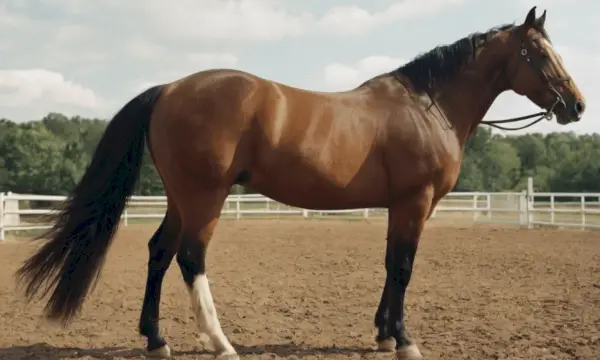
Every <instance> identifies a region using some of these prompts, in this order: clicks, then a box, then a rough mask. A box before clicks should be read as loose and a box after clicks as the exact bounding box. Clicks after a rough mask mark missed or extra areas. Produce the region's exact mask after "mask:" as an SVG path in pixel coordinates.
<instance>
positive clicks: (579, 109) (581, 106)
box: [575, 101, 585, 115]
mask: <svg viewBox="0 0 600 360" xmlns="http://www.w3.org/2000/svg"><path fill="white" fill-rule="evenodd" d="M584 111H585V104H584V103H583V101H577V102H575V113H576V114H577V115H581V114H583V112H584Z"/></svg>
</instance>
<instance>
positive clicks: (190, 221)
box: [177, 188, 238, 360]
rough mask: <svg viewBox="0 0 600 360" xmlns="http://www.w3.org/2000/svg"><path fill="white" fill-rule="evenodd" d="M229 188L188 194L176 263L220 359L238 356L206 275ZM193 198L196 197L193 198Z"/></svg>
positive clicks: (199, 321) (203, 329) (200, 324)
mask: <svg viewBox="0 0 600 360" xmlns="http://www.w3.org/2000/svg"><path fill="white" fill-rule="evenodd" d="M227 193H228V189H227V188H220V189H215V190H211V191H203V192H202V193H201V194H194V196H189V195H188V202H187V203H188V204H190V205H188V206H187V207H186V208H185V210H183V209H182V210H183V211H182V217H183V233H182V237H181V247H180V248H179V252H178V253H177V263H178V264H179V267H180V269H181V274H182V276H183V280H184V281H185V284H186V285H187V288H188V291H189V294H190V298H191V302H192V309H193V311H194V315H195V317H196V321H197V324H198V330H199V331H200V333H205V334H206V335H207V336H208V338H209V339H210V340H211V342H212V344H213V346H214V348H215V351H216V354H217V358H218V359H228V360H229V359H230V360H233V359H238V356H237V354H236V351H235V349H234V348H233V346H232V345H231V343H230V342H229V340H228V339H227V337H226V336H225V334H224V333H223V330H222V329H221V324H220V322H219V319H218V317H217V311H216V309H215V305H214V303H213V298H212V294H211V291H210V287H209V284H208V278H207V276H206V263H205V260H206V249H207V247H208V244H209V242H210V239H211V237H212V234H213V231H214V229H215V227H216V225H217V222H218V221H219V218H220V215H221V209H222V207H223V202H224V201H225V198H226V197H227ZM192 199H193V201H192Z"/></svg>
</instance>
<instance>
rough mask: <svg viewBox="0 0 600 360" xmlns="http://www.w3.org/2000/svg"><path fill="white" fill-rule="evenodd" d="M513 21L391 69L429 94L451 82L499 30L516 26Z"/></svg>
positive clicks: (436, 48)
mask: <svg viewBox="0 0 600 360" xmlns="http://www.w3.org/2000/svg"><path fill="white" fill-rule="evenodd" d="M515 28H516V25H514V24H505V25H499V26H496V27H493V28H491V29H490V30H488V31H486V32H475V33H472V34H469V35H468V36H466V37H464V38H462V39H459V40H457V41H455V42H454V43H452V44H449V45H440V46H437V47H435V48H433V49H431V50H430V51H428V52H426V53H424V54H421V55H418V56H417V57H416V58H414V59H413V60H411V61H410V62H408V63H406V64H404V65H402V66H401V67H399V68H398V69H396V70H394V71H392V72H391V74H393V75H395V76H403V77H406V78H407V79H408V80H409V81H410V82H411V84H412V87H413V88H414V89H415V90H416V91H418V92H425V93H428V92H430V90H432V89H434V88H435V87H437V86H439V85H442V84H444V83H448V82H449V81H451V80H452V78H453V77H454V76H455V75H456V74H457V73H458V72H459V71H460V70H461V69H462V68H463V66H464V65H465V64H466V63H467V62H468V61H470V60H472V59H473V57H474V55H475V50H476V49H477V48H479V47H480V46H482V45H484V44H485V43H487V42H488V41H489V40H490V39H492V38H493V37H494V36H496V35H497V34H498V33H499V32H502V31H505V30H512V29H515Z"/></svg>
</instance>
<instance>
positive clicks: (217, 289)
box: [0, 220, 600, 360]
mask: <svg viewBox="0 0 600 360" xmlns="http://www.w3.org/2000/svg"><path fill="white" fill-rule="evenodd" d="M157 225H158V224H155V225H130V226H128V227H127V228H122V230H120V232H119V234H118V238H117V239H116V241H115V243H114V246H113V247H112V248H111V251H110V253H109V261H108V262H107V264H106V266H105V268H104V271H103V276H102V278H101V280H100V283H99V285H98V287H97V288H96V290H95V292H94V293H93V294H92V295H91V296H90V297H89V298H88V300H87V302H86V305H85V308H84V312H83V314H82V315H81V316H80V317H79V318H78V320H77V321H76V322H75V323H73V324H72V325H70V326H69V327H68V328H66V329H62V328H60V327H58V326H55V325H52V324H48V323H46V322H43V321H40V317H39V315H40V312H41V304H39V303H38V304H34V305H31V306H29V307H27V308H26V307H25V306H24V304H23V302H22V301H21V300H20V294H15V292H14V281H13V278H12V274H13V271H14V270H15V269H16V268H17V266H18V265H19V264H20V262H21V261H22V260H23V259H24V258H25V256H26V255H27V254H28V253H29V251H30V250H31V248H30V247H29V246H23V245H16V244H14V243H12V244H6V245H2V246H0V264H1V265H0V268H1V270H2V271H1V272H0V334H1V335H0V359H2V360H16V359H50V360H51V359H143V358H144V355H143V350H142V349H143V346H144V342H143V340H142V338H140V337H139V336H138V335H137V329H136V325H137V321H138V316H139V309H140V306H141V301H142V296H143V290H144V288H143V287H144V281H145V276H146V256H147V255H146V254H147V250H146V242H147V241H148V239H149V237H150V236H151V234H152V232H153V231H154V230H155V228H156V226H157ZM220 225H221V226H219V228H218V231H217V233H216V237H215V239H214V241H213V243H212V244H211V249H210V252H209V259H208V269H209V277H210V279H211V281H212V289H213V295H214V298H215V302H216V305H217V309H218V311H219V315H220V318H221V323H222V325H223V328H224V330H225V332H226V334H227V335H228V336H229V338H230V340H231V341H232V342H233V344H234V346H236V348H237V349H238V351H239V352H240V353H241V354H242V359H358V358H365V359H392V356H391V355H390V354H376V353H373V352H372V350H371V347H372V346H373V345H374V341H373V336H374V329H373V325H372V324H373V315H374V313H375V309H376V307H377V303H378V300H379V296H380V292H381V288H382V284H383V279H384V268H383V251H384V234H385V224H384V223H382V222H377V223H371V224H369V223H366V222H347V221H319V220H313V221H303V220H288V221H278V220H262V221H249V220H246V221H238V222H236V221H227V222H224V221H223V222H221V224H220ZM599 234H600V233H599V232H583V231H579V230H573V231H567V230H560V231H559V230H549V229H548V230H530V231H527V230H519V229H515V228H492V227H483V226H480V227H475V228H472V227H465V228H445V227H440V226H437V225H430V226H429V227H428V229H427V230H426V231H425V234H424V236H423V239H422V242H421V245H420V249H419V253H418V255H417V262H416V268H415V273H414V276H413V280H412V283H411V286H410V289H409V292H408V295H407V296H408V309H407V316H408V320H407V321H408V327H409V329H410V331H411V333H412V335H413V337H414V338H415V340H416V341H417V342H418V344H419V346H420V348H421V351H422V352H423V355H424V356H425V358H426V359H473V360H479V359H531V360H537V359H540V360H543V359H579V360H583V359H589V360H592V359H600V239H599ZM163 294H164V295H163V301H162V307H161V316H162V318H163V320H162V322H161V327H162V329H163V331H164V334H165V336H166V339H167V341H169V342H170V345H171V348H172V349H173V351H174V355H175V358H176V359H212V356H211V355H210V354H209V353H207V352H205V351H202V349H201V348H200V347H199V346H198V343H197V342H196V340H195V338H194V334H195V325H194V321H193V317H192V313H191V310H190V306H189V299H188V295H187V292H186V291H185V289H184V285H183V281H182V280H181V277H180V273H179V269H178V268H177V265H176V263H175V262H174V263H173V265H172V266H171V268H170V270H169V272H168V274H167V278H166V282H165V287H164V292H163Z"/></svg>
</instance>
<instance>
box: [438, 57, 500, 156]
mask: <svg viewBox="0 0 600 360" xmlns="http://www.w3.org/2000/svg"><path fill="white" fill-rule="evenodd" d="M506 61H508V59H502V58H498V57H497V56H496V57H495V58H494V57H493V56H486V57H482V58H480V59H478V60H475V61H474V63H473V64H472V65H471V66H470V67H469V70H467V71H465V72H463V73H461V74H458V75H457V77H456V79H455V80H454V81H453V82H452V83H451V84H449V85H448V86H446V87H445V88H443V89H442V90H441V91H440V92H439V95H438V103H439V104H440V106H441V107H442V108H443V110H444V112H445V114H446V117H447V118H448V121H450V123H452V125H453V127H454V129H455V131H456V133H457V134H456V135H457V136H458V137H459V139H460V140H461V142H463V145H464V142H466V141H467V139H468V137H469V136H470V135H471V134H472V133H473V131H474V130H475V128H476V127H477V125H479V123H480V122H481V121H482V120H483V117H484V116H485V114H486V113H487V112H488V110H489V109H490V107H491V106H492V104H493V103H494V101H495V100H496V98H497V97H498V96H499V95H500V94H501V93H502V92H504V91H505V90H507V88H508V83H507V77H506V72H505V71H506Z"/></svg>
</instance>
